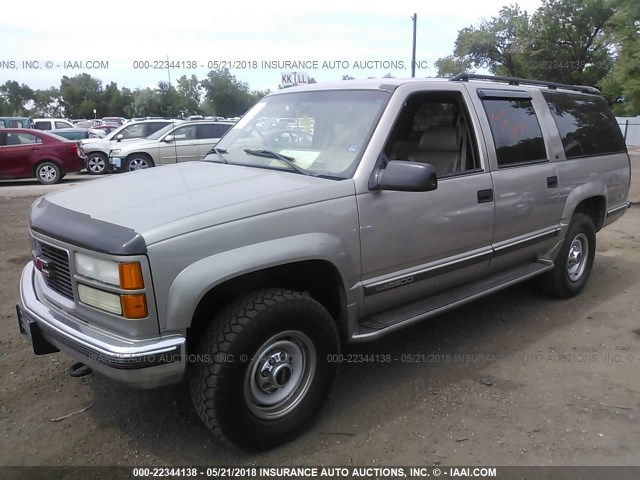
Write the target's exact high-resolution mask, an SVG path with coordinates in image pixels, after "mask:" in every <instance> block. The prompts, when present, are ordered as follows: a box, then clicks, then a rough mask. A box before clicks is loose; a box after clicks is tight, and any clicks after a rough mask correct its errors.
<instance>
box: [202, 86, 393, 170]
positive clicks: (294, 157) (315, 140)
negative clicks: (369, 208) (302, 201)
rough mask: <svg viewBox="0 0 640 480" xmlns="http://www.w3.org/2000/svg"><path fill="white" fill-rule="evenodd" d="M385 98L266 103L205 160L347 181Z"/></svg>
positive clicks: (320, 96) (288, 97)
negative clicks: (222, 157)
mask: <svg viewBox="0 0 640 480" xmlns="http://www.w3.org/2000/svg"><path fill="white" fill-rule="evenodd" d="M389 98H390V93H389V92H385V91H382V90H324V91H307V92H296V93H284V94H279V95H273V96H268V97H265V98H264V99H263V100H261V101H260V102H259V103H257V104H256V105H255V106H254V107H253V108H252V109H251V110H249V112H247V113H246V114H245V115H244V116H243V117H242V118H241V119H240V120H239V121H238V123H236V124H235V126H234V127H233V129H231V130H230V131H229V132H228V133H227V134H226V135H225V136H224V138H222V140H220V142H219V143H218V144H217V146H216V149H217V150H218V153H216V152H212V153H210V154H208V155H207V156H206V157H205V160H207V161H218V162H219V161H221V160H220V157H219V155H221V154H222V155H224V160H225V161H226V162H227V163H233V164H239V165H246V166H254V167H258V168H269V169H277V170H282V171H289V172H295V171H297V173H306V174H309V175H325V176H329V177H331V178H337V179H342V178H349V177H351V176H352V175H353V173H354V172H355V170H356V168H357V166H358V162H359V161H360V158H361V156H362V153H363V152H364V149H365V148H366V145H367V142H368V141H369V138H370V136H371V134H372V133H373V130H374V129H375V127H376V125H377V123H378V120H379V118H380V115H381V114H382V111H383V110H384V107H385V106H386V104H387V102H388V100H389ZM220 152H225V153H220ZM283 157H285V158H284V159H283ZM287 161H288V162H289V164H288V163H287Z"/></svg>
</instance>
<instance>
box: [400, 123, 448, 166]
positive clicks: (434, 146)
mask: <svg viewBox="0 0 640 480" xmlns="http://www.w3.org/2000/svg"><path fill="white" fill-rule="evenodd" d="M418 147H419V150H418V151H416V152H413V153H411V154H410V155H409V160H411V161H413V162H420V163H429V164H431V165H432V166H433V168H434V170H435V172H436V174H437V175H446V174H448V173H452V172H454V171H456V170H457V169H459V167H460V165H459V159H460V138H459V136H458V131H457V129H456V128H455V127H454V126H449V125H441V126H437V127H431V128H428V129H427V130H425V131H424V133H423V134H422V137H421V138H420V143H419V144H418Z"/></svg>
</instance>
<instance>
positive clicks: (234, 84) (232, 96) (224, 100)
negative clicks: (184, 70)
mask: <svg viewBox="0 0 640 480" xmlns="http://www.w3.org/2000/svg"><path fill="white" fill-rule="evenodd" d="M201 85H202V88H203V89H204V92H205V98H206V100H207V101H208V103H207V107H208V109H211V108H212V109H213V112H211V113H212V114H215V115H221V116H223V117H235V116H239V115H243V114H244V112H246V111H247V110H248V109H249V107H251V106H252V105H253V104H254V103H255V97H254V96H253V95H252V94H251V92H250V91H249V85H248V84H247V83H245V82H241V81H239V80H237V79H236V77H235V76H234V75H232V74H231V73H230V72H229V70H228V69H227V68H224V69H221V70H211V71H210V72H209V73H208V74H207V78H205V79H204V80H202V82H201Z"/></svg>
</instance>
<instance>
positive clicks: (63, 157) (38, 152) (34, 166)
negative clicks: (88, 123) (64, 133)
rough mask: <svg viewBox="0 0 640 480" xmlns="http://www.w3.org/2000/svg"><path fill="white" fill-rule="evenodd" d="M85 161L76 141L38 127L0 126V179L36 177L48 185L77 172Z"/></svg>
mask: <svg viewBox="0 0 640 480" xmlns="http://www.w3.org/2000/svg"><path fill="white" fill-rule="evenodd" d="M84 163H85V156H84V152H83V151H82V147H81V146H80V143H79V142H76V141H70V140H65V139H63V138H61V137H58V136H57V135H51V134H49V133H46V132H44V131H41V130H29V129H26V128H3V129H0V178H28V177H31V178H33V177H35V178H36V179H38V181H39V182H40V183H42V184H44V185H51V184H53V183H58V182H59V181H60V179H61V178H62V177H64V176H65V175H66V174H67V173H69V172H79V171H80V170H82V169H83V168H84Z"/></svg>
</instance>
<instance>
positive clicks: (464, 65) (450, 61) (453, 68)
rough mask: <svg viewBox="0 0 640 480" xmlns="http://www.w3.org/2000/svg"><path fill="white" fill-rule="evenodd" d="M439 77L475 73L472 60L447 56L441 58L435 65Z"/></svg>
mask: <svg viewBox="0 0 640 480" xmlns="http://www.w3.org/2000/svg"><path fill="white" fill-rule="evenodd" d="M435 66H436V68H437V69H438V73H437V74H436V76H438V77H453V76H455V75H458V74H459V73H473V70H472V68H471V60H469V59H468V58H458V57H456V56H455V55H447V56H446V57H442V58H439V59H438V60H436V63H435Z"/></svg>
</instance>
